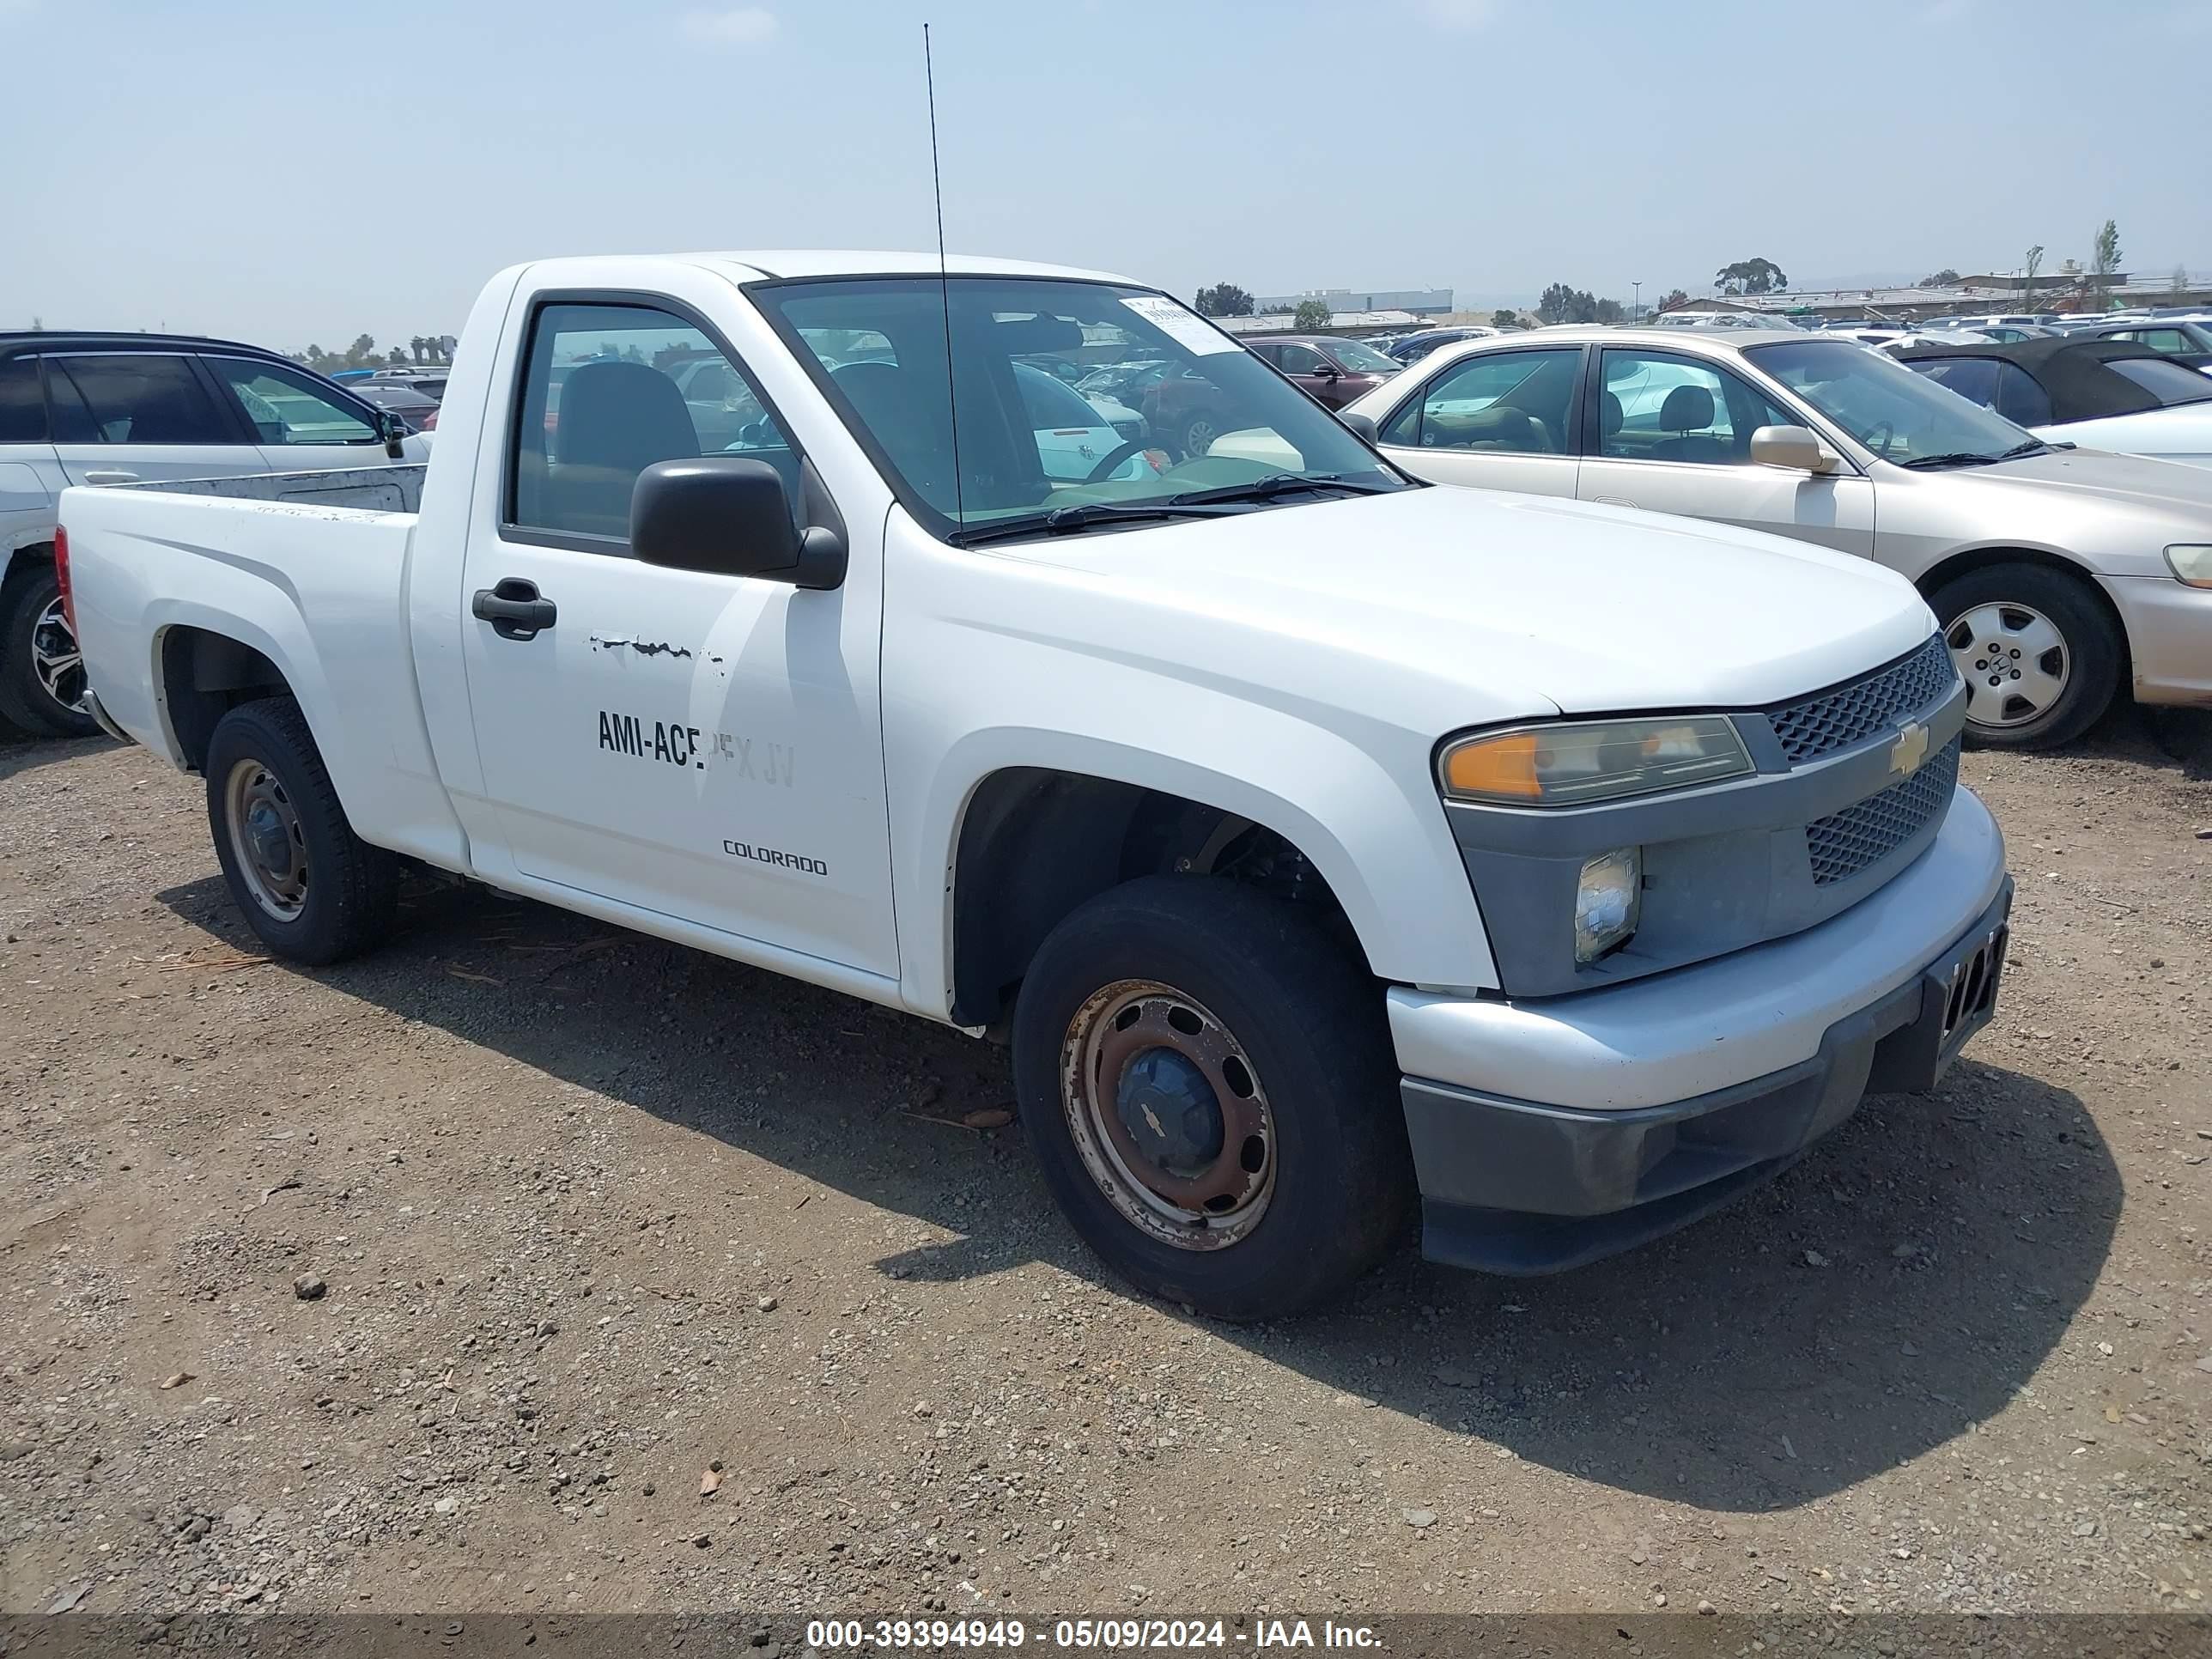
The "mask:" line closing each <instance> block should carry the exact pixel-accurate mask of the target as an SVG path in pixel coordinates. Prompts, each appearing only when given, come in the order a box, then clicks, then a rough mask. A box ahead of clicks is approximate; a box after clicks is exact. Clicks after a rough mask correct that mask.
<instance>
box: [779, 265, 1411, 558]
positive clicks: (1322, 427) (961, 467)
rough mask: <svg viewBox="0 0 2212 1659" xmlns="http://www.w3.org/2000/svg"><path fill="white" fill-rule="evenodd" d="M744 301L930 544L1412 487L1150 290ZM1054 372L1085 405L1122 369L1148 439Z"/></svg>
mask: <svg viewBox="0 0 2212 1659" xmlns="http://www.w3.org/2000/svg"><path fill="white" fill-rule="evenodd" d="M748 291H749V292H750V294H751V295H752V296H753V297H754V299H755V300H756V301H757V302H758V303H759V305H760V306H761V308H762V309H763V312H764V313H766V314H767V316H768V318H769V321H770V322H771V323H772V324H773V325H775V327H776V329H777V330H778V331H779V332H780V333H781V334H782V335H783V336H784V337H785V340H786V343H788V344H790V345H792V346H793V347H794V348H795V349H797V350H798V352H799V358H800V361H801V362H803V363H805V365H806V367H807V368H808V371H809V372H810V373H811V374H812V375H813V377H814V379H815V381H816V383H817V385H818V386H821V387H822V389H823V392H825V393H826V394H827V395H828V397H829V400H830V402H831V403H832V404H834V405H835V406H836V409H837V410H838V412H839V413H840V415H841V416H842V417H843V418H844V420H845V422H846V424H847V425H848V427H850V428H852V430H853V433H854V436H856V437H857V438H859V439H860V441H861V444H862V446H863V447H866V449H867V450H868V451H869V452H870V453H871V454H872V456H873V458H874V459H875V460H876V461H877V463H878V465H880V466H881V467H882V468H883V469H884V473H885V475H886V477H887V478H888V479H889V481H890V483H892V485H893V486H894V488H895V489H897V491H898V494H899V497H900V500H901V501H902V503H903V504H904V505H905V506H906V507H908V510H909V511H910V512H912V513H914V514H915V516H916V517H917V518H918V519H920V520H922V521H923V522H924V523H925V524H926V525H927V526H928V528H930V529H931V530H932V531H933V532H934V533H936V534H938V535H940V536H945V537H947V538H954V539H963V540H965V539H972V538H976V537H977V536H978V535H979V534H981V533H982V532H988V533H990V534H993V535H999V534H1006V535H1014V534H1018V533H1021V532H1023V531H1024V530H1025V529H1028V528H1031V527H1034V529H1035V530H1036V533H1039V534H1046V533H1055V534H1056V533H1060V532H1064V531H1067V530H1072V529H1081V528H1087V527H1090V526H1094V525H1102V524H1111V523H1113V522H1115V521H1117V520H1129V519H1135V518H1147V519H1160V518H1170V517H1177V516H1185V515H1188V516H1191V517H1200V516H1212V515H1213V514H1216V513H1223V512H1229V511H1250V510H1255V509H1256V508H1258V507H1263V506H1267V505H1274V504H1279V503H1281V502H1284V501H1297V500H1300V499H1310V498H1317V497H1320V496H1325V495H1332V494H1335V495H1341V494H1345V493H1350V492H1358V491H1367V490H1386V489H1409V488H1413V487H1415V486H1413V485H1412V484H1410V483H1408V482H1407V480H1406V479H1404V478H1403V477H1401V475H1399V474H1398V473H1396V472H1395V471H1392V470H1391V469H1390V468H1389V466H1388V465H1386V464H1384V463H1383V461H1382V460H1381V459H1380V458H1378V457H1377V456H1376V453H1375V452H1374V451H1372V450H1370V449H1369V448H1368V447H1366V445H1364V443H1362V442H1361V441H1359V440H1358V438H1356V437H1354V436H1353V435H1352V433H1351V432H1350V431H1349V430H1347V429H1346V428H1345V427H1344V426H1342V425H1341V424H1340V423H1339V422H1338V421H1337V420H1336V419H1335V417H1334V416H1332V415H1330V414H1329V413H1328V411H1327V410H1324V409H1322V407H1321V406H1320V405H1319V404H1316V403H1315V402H1314V401H1313V399H1312V398H1309V397H1307V396H1306V395H1305V394H1304V392H1300V391H1298V390H1297V389H1296V388H1295V387H1293V386H1290V385H1288V384H1287V383H1285V381H1284V380H1282V379H1281V378H1280V377H1279V376H1278V375H1277V374H1275V373H1274V372H1273V370H1271V369H1270V368H1267V366H1266V365H1265V364H1263V363H1262V362H1260V360H1259V359H1258V358H1256V357H1255V356H1252V355H1251V354H1250V353H1249V352H1248V351H1246V350H1245V349H1243V347H1241V346H1239V345H1238V344H1237V342H1236V341H1235V340H1233V339H1231V338H1230V337H1228V336H1227V335H1226V334H1224V333H1222V332H1221V331H1219V330H1218V329H1216V328H1215V327H1214V326H1213V325H1212V324H1211V323H1208V322H1206V320H1205V319H1202V318H1200V316H1198V314H1197V313H1194V312H1193V311H1191V310H1189V309H1188V308H1187V307H1184V306H1183V305H1182V304H1181V303H1179V302H1178V301H1174V300H1171V299H1169V298H1167V297H1166V296H1165V295H1160V294H1156V293H1151V292H1147V291H1146V290H1145V289H1135V288H1124V287H1121V286H1119V285H1116V284H1112V283H1087V282H1068V281H1059V280H1040V279H1035V278H1027V279H1025V278H1019V277H998V276H951V277H950V278H947V279H944V280H942V281H940V280H939V278H937V277H935V276H926V277H915V276H899V277H861V278H854V277H841V278H807V279H793V280H788V281H779V282H769V283H755V284H752V285H751V286H750V289H749V290H748ZM862 338H865V339H866V340H867V341H868V342H869V343H870V345H871V349H869V350H868V351H867V352H866V355H865V356H854V355H853V354H852V353H851V351H850V349H849V345H848V343H849V342H852V341H854V340H857V339H862ZM948 344H949V346H950V349H951V364H952V368H951V374H947V372H946V352H947V347H948ZM1051 364H1064V365H1066V366H1067V368H1069V369H1070V370H1071V371H1074V372H1079V373H1080V374H1081V375H1082V380H1081V384H1082V385H1083V386H1085V388H1086V389H1088V390H1094V391H1095V390H1097V388H1098V387H1100V386H1104V385H1112V384H1115V382H1113V381H1111V380H1107V379H1105V378H1104V376H1105V375H1106V373H1107V371H1109V370H1114V369H1117V368H1126V369H1127V371H1128V376H1129V378H1128V380H1127V381H1126V382H1123V383H1121V384H1122V385H1123V386H1125V387H1126V389H1125V390H1123V391H1122V392H1120V393H1119V394H1118V395H1119V396H1120V397H1121V401H1123V402H1124V403H1125V404H1128V405H1129V406H1130V407H1131V408H1132V409H1133V410H1134V411H1135V412H1136V413H1137V414H1138V415H1139V416H1141V418H1142V422H1143V430H1142V431H1141V432H1139V433H1138V434H1137V435H1134V436H1130V435H1127V430H1126V427H1127V424H1129V423H1127V422H1125V425H1124V428H1115V426H1113V425H1109V423H1108V422H1107V421H1106V418H1105V417H1104V416H1102V415H1100V414H1098V413H1097V411H1096V410H1093V409H1092V408H1091V406H1090V405H1089V404H1086V403H1085V401H1084V398H1082V397H1081V396H1079V395H1078V394H1077V393H1076V392H1074V391H1073V389H1072V388H1071V387H1069V386H1066V385H1065V384H1064V383H1063V381H1062V380H1061V378H1060V376H1058V375H1057V374H1054V373H1053V372H1052V371H1051V369H1050V368H1048V367H1047V365H1051ZM1390 367H1392V368H1395V367H1396V365H1395V364H1392V365H1390ZM1116 418H1117V419H1120V418H1121V416H1117V417H1116ZM1201 496H1202V497H1204V498H1205V499H1203V500H1200V499H1196V498H1198V497H1201Z"/></svg>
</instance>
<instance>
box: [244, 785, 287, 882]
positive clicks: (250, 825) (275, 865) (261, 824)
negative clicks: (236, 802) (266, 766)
mask: <svg viewBox="0 0 2212 1659" xmlns="http://www.w3.org/2000/svg"><path fill="white" fill-rule="evenodd" d="M246 836H248V837H249V838H250V839H251V840H252V843H253V855H254V857H255V858H256V859H258V860H260V864H261V867H262V868H263V869H264V870H266V871H267V872H269V873H270V875H272V876H275V877H276V878H278V879H279V880H282V879H283V878H285V877H287V876H289V875H290V874H291V873H292V838H291V836H289V835H288V834H286V833H285V829H284V820H283V818H282V817H278V816H277V812H276V808H275V807H273V806H271V805H270V804H269V803H268V802H267V801H257V802H256V803H255V804H254V805H253V807H252V810H251V811H248V812H247V813H246Z"/></svg>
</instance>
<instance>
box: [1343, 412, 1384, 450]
mask: <svg viewBox="0 0 2212 1659" xmlns="http://www.w3.org/2000/svg"><path fill="white" fill-rule="evenodd" d="M1336 418H1337V419H1338V420H1339V421H1340V422H1343V423H1344V424H1345V425H1346V427H1348V428H1351V431H1352V436H1353V437H1355V438H1358V439H1359V440H1360V441H1362V442H1364V443H1368V444H1379V443H1381V442H1382V441H1383V433H1382V429H1381V428H1379V427H1377V426H1376V424H1375V417H1374V416H1372V415H1347V414H1345V413H1344V412H1343V411H1342V410H1339V411H1338V412H1337V416H1336Z"/></svg>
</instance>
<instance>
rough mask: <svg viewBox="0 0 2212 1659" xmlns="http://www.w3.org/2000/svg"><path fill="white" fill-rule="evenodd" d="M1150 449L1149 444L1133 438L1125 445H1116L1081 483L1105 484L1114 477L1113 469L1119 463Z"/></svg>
mask: <svg viewBox="0 0 2212 1659" xmlns="http://www.w3.org/2000/svg"><path fill="white" fill-rule="evenodd" d="M1151 447H1152V446H1151V445H1150V444H1147V443H1144V442H1142V441H1139V440H1138V439H1135V438H1132V439H1130V440H1129V441H1127V442H1126V443H1122V444H1117V445H1116V446H1115V447H1114V449H1113V451H1112V453H1109V455H1108V456H1107V457H1106V459H1103V460H1102V461H1101V462H1099V463H1098V465H1096V466H1094V467H1092V468H1091V476H1090V477H1087V478H1085V480H1084V481H1083V482H1084V483H1105V481H1106V480H1107V479H1108V478H1109V477H1113V476H1114V470H1115V468H1116V467H1118V466H1120V465H1121V463H1122V462H1124V461H1126V460H1127V459H1129V457H1130V456H1132V455H1141V454H1143V453H1145V451H1146V450H1147V449H1149V448H1151Z"/></svg>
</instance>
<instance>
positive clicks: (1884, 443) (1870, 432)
mask: <svg viewBox="0 0 2212 1659" xmlns="http://www.w3.org/2000/svg"><path fill="white" fill-rule="evenodd" d="M1877 432H1879V433H1881V442H1880V443H1876V442H1875V437H1874V435H1875V433H1877ZM1859 441H1860V442H1861V443H1863V444H1864V445H1865V446H1866V447H1868V448H1869V449H1871V450H1872V451H1874V453H1875V454H1877V455H1879V456H1881V458H1882V459H1884V460H1885V461H1886V460H1887V459H1889V447H1890V445H1892V444H1893V443H1894V442H1896V441H1897V427H1896V424H1895V422H1890V421H1877V422H1875V423H1874V424H1873V425H1872V426H1870V427H1869V428H1867V429H1866V430H1865V431H1864V432H1862V433H1861V434H1859Z"/></svg>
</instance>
